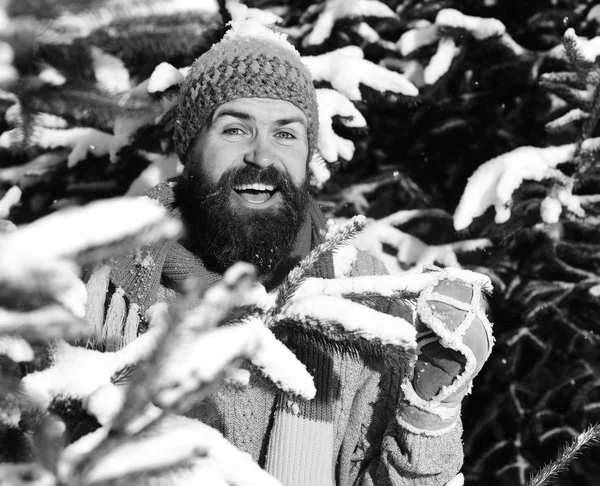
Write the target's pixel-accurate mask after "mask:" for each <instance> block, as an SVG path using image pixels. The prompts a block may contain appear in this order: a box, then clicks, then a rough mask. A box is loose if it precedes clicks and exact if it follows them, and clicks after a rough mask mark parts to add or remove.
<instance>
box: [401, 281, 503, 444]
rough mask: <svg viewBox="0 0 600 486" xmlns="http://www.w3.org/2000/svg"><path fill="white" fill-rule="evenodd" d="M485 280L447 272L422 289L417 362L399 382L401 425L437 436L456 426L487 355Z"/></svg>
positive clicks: (489, 333)
mask: <svg viewBox="0 0 600 486" xmlns="http://www.w3.org/2000/svg"><path fill="white" fill-rule="evenodd" d="M490 287H491V286H490V283H489V280H488V279H487V278H486V277H485V276H479V275H477V274H474V273H473V272H466V271H456V270H455V271H450V272H443V273H441V274H440V279H439V280H438V281H437V282H435V283H433V284H431V285H429V286H428V287H426V288H425V289H424V290H423V291H422V292H421V294H420V296H419V298H418V301H417V319H416V328H417V347H418V358H417V361H416V363H415V368H414V375H413V376H412V377H407V378H406V379H405V380H404V383H403V386H402V388H403V391H404V400H405V403H404V406H403V408H402V410H401V412H400V415H401V421H402V422H403V425H405V426H406V427H407V428H408V429H409V430H411V431H413V432H416V433H425V434H428V435H437V434H440V433H444V432H445V431H447V430H449V429H450V428H452V427H453V426H454V424H455V423H456V421H457V419H458V416H459V414H460V405H461V402H462V399H463V397H464V396H465V395H466V394H467V393H468V392H469V391H470V389H471V386H472V381H473V378H474V377H475V376H476V375H477V374H478V373H479V371H480V370H481V368H482V367H483V364H484V363H485V361H486V360H487V358H488V356H489V355H490V353H491V350H492V346H493V342H494V340H493V337H492V329H491V327H492V326H491V324H490V322H489V321H488V319H487V317H486V315H485V302H484V297H483V291H484V290H489V288H490Z"/></svg>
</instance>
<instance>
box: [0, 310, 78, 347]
mask: <svg viewBox="0 0 600 486" xmlns="http://www.w3.org/2000/svg"><path fill="white" fill-rule="evenodd" d="M0 334H1V335H17V336H22V337H24V338H26V339H30V340H45V339H57V338H62V337H64V338H65V339H72V338H77V337H81V336H85V334H86V328H85V326H84V325H83V323H82V322H81V320H80V319H78V318H77V317H75V315H74V314H73V313H72V312H70V311H68V310H66V309H65V308H64V307H63V306H60V305H48V306H44V307H40V308H39V309H36V310H32V311H27V312H25V311H14V310H6V309H3V308H0Z"/></svg>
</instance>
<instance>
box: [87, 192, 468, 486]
mask: <svg viewBox="0 0 600 486" xmlns="http://www.w3.org/2000/svg"><path fill="white" fill-rule="evenodd" d="M152 195H153V196H154V197H155V198H157V199H159V200H160V201H161V202H162V203H163V204H165V205H166V206H167V207H168V208H169V209H170V210H171V212H172V213H173V214H176V213H177V210H178V208H177V207H175V206H174V204H175V199H174V196H173V190H172V187H170V186H169V184H167V183H165V184H161V185H160V186H158V188H157V189H155V190H154V191H152ZM324 227H325V222H324V219H323V217H322V215H321V214H320V213H319V212H318V211H316V208H315V206H313V207H312V209H311V215H310V216H309V217H308V218H307V223H306V227H305V228H304V229H303V230H302V231H301V232H300V236H299V238H298V244H297V252H298V253H299V256H300V254H301V253H304V255H306V254H307V253H308V251H309V250H310V249H311V248H312V247H314V246H315V245H316V244H318V243H320V241H321V238H322V232H321V230H323V229H324ZM326 260H327V261H325V262H321V263H320V264H319V265H317V266H316V268H315V270H314V276H316V277H321V278H334V277H335V268H334V265H333V259H332V258H331V257H330V256H329V257H328V258H327V259H326ZM167 262H168V263H167ZM163 270H164V272H167V273H168V274H169V276H168V278H166V277H167V275H166V274H165V273H164V272H163ZM384 273H387V272H386V271H385V269H384V267H383V265H382V264H381V263H380V262H378V261H377V260H375V259H374V258H373V257H371V256H369V255H368V254H366V253H363V252H358V253H357V258H356V260H355V261H354V263H353V265H352V269H351V271H350V274H349V276H359V275H377V274H384ZM97 274H98V272H95V274H94V275H93V276H92V278H91V279H90V283H91V282H93V281H94V279H95V278H96V275H97ZM185 275H187V276H188V277H191V276H196V277H197V276H200V277H201V278H203V279H205V282H206V283H207V285H210V284H213V283H215V282H216V281H217V280H218V279H219V278H220V276H219V275H218V274H215V273H212V272H210V271H209V270H208V269H206V268H205V267H204V266H203V265H202V262H201V260H200V259H199V258H198V257H197V256H196V255H193V254H191V252H189V251H187V250H186V249H185V248H183V247H182V246H181V245H179V244H177V243H175V244H173V243H171V244H168V248H166V249H165V247H164V246H161V245H158V246H156V247H154V248H150V249H146V250H143V251H142V252H141V253H139V254H138V255H137V256H129V257H123V258H120V259H118V260H115V261H114V262H113V263H112V265H111V269H110V272H109V275H108V274H107V275H105V277H103V278H106V277H107V276H108V277H109V278H110V280H111V283H112V286H113V287H114V288H117V289H118V290H117V291H115V292H114V293H113V297H112V298H111V305H109V306H108V311H107V319H106V321H107V322H109V321H110V320H111V319H110V313H111V307H115V306H113V305H112V299H113V298H115V297H114V296H115V295H118V297H117V299H122V300H123V302H124V304H125V307H126V309H122V310H121V311H120V312H119V319H120V327H118V330H119V331H118V335H119V336H122V335H123V331H124V330H126V327H127V322H128V321H130V320H131V319H129V318H127V315H128V314H131V313H132V312H135V313H136V314H137V313H138V312H139V310H140V309H144V308H147V307H148V304H149V303H150V302H151V300H152V299H156V300H157V301H160V300H166V301H169V300H171V299H173V298H175V297H176V295H177V294H176V292H175V291H174V290H173V289H172V288H169V283H168V282H173V281H175V280H177V278H182V279H183V278H184V277H185ZM96 283H97V282H96ZM94 285H96V284H93V285H92V287H93V286H94ZM99 288H100V289H102V288H103V289H104V290H107V288H108V284H107V285H106V286H105V287H102V286H101V287H99ZM125 289H126V290H125ZM96 290H98V289H96ZM94 292H95V291H94V290H90V293H91V294H93V293H94ZM149 295H152V299H151V298H150V297H149ZM92 308H96V309H98V308H102V309H104V306H101V307H98V306H97V305H96V306H90V307H89V312H88V319H89V320H90V321H94V316H92V315H91V314H92V313H91V311H92ZM132 309H133V310H132ZM393 311H394V312H395V313H397V314H399V315H402V316H403V317H404V318H406V319H412V313H413V312H412V311H413V309H412V308H411V307H410V306H407V305H406V306H400V305H399V306H398V307H397V308H395V309H394V310H393ZM113 317H114V316H113ZM96 320H97V319H96ZM95 333H96V336H97V339H98V341H100V342H103V341H104V342H106V343H107V344H108V343H110V342H111V339H112V342H113V345H114V343H116V342H117V341H118V340H115V339H114V336H112V337H111V336H110V333H107V331H106V323H104V325H103V326H102V330H98V329H96V331H95ZM280 337H281V338H282V339H284V341H285V343H286V345H287V346H288V347H289V348H290V349H291V350H292V351H293V352H294V353H295V354H296V356H297V357H298V359H300V360H301V361H302V362H303V363H304V364H305V365H306V366H307V369H308V370H309V372H311V374H312V375H313V377H314V378H315V386H316V388H317V395H316V398H315V399H314V400H311V401H307V402H301V401H293V400H291V399H290V398H289V397H287V396H286V395H285V394H283V393H282V392H281V391H279V390H278V389H277V388H276V387H275V386H274V385H273V384H272V383H271V382H269V381H268V380H267V379H266V378H264V377H262V376H260V375H259V374H257V373H256V372H253V373H251V379H250V384H249V386H247V387H245V388H244V389H238V388H234V387H232V386H231V385H226V384H222V385H220V386H219V387H218V388H217V390H216V391H215V392H213V393H212V394H211V395H210V396H209V397H208V398H207V399H206V400H204V401H203V402H202V403H200V404H198V406H197V407H196V408H194V409H193V410H192V411H191V412H190V414H191V416H193V417H195V418H199V419H201V420H202V421H203V422H205V423H207V424H209V425H211V426H213V427H214V428H216V429H217V430H219V431H221V432H222V433H223V434H224V435H225V437H226V438H228V439H229V440H230V441H231V442H232V443H233V444H234V445H236V446H237V447H238V448H240V449H241V450H243V451H245V452H248V453H249V454H251V456H252V457H253V458H254V459H255V460H256V461H258V462H259V463H260V464H261V465H262V466H263V467H264V468H265V469H266V470H267V471H269V472H271V473H272V474H274V475H275V476H276V477H278V478H280V479H281V480H282V482H283V484H284V485H286V486H292V485H297V486H300V485H308V484H319V485H333V484H337V485H351V484H363V485H371V484H377V485H385V484H389V485H394V486H396V485H404V484H407V485H408V484H410V485H423V486H425V485H442V484H445V483H446V482H447V481H448V480H450V479H451V478H453V477H454V476H455V475H456V474H457V472H458V471H459V470H460V467H461V465H462V460H463V452H462V444H461V434H462V429H461V424H460V420H459V418H458V416H457V415H454V416H453V417H452V419H451V421H446V422H445V423H444V428H443V430H435V427H433V428H432V427H428V423H427V421H424V422H423V420H422V417H421V422H423V425H424V426H423V427H422V429H420V430H419V429H417V428H416V427H414V426H412V427H407V426H406V425H405V424H406V423H408V424H410V423H411V420H410V419H411V418H412V414H414V412H412V411H411V412H410V413H409V416H408V419H407V417H406V416H405V415H406V414H405V412H404V410H407V409H408V410H410V409H411V407H408V406H407V405H408V404H407V403H406V402H405V397H404V394H403V391H402V384H403V379H404V378H405V377H406V376H408V375H409V374H410V369H409V367H408V360H407V359H403V358H404V357H403V356H397V357H395V358H394V357H389V356H388V357H387V358H386V359H383V357H381V356H380V357H379V358H380V359H377V358H378V357H376V356H375V357H373V356H370V357H369V356H365V355H363V354H362V353H360V352H358V351H357V350H356V348H353V347H352V346H348V347H345V346H342V345H340V344H339V343H338V344H336V345H334V344H331V343H328V342H327V341H326V340H325V339H323V338H319V337H318V336H307V335H305V334H304V333H303V332H300V331H294V330H292V331H289V332H288V333H287V334H286V335H285V336H280ZM119 339H122V338H119ZM121 344H122V343H121ZM420 412H421V413H423V412H422V411H420ZM428 415H429V416H431V417H434V418H435V415H433V414H428Z"/></svg>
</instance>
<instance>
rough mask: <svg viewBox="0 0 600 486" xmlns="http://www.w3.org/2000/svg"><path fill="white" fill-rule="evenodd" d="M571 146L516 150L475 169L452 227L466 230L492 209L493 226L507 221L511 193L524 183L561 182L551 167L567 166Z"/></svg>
mask: <svg viewBox="0 0 600 486" xmlns="http://www.w3.org/2000/svg"><path fill="white" fill-rule="evenodd" d="M575 149H576V147H575V144H567V145H560V146H552V147H546V148H538V147H519V148H517V149H515V150H513V151H511V152H507V153H505V154H502V155H500V156H498V157H496V158H494V159H491V160H489V161H487V162H485V163H484V164H482V165H481V166H479V167H478V168H477V170H476V171H475V172H474V173H473V175H472V176H471V177H470V178H469V181H468V182H467V186H466V187H465V190H464V192H463V195H462V197H461V199H460V202H459V203H458V207H457V208H456V211H455V213H454V227H455V228H456V229H457V230H462V229H465V228H467V227H468V226H469V225H470V224H471V223H472V222H473V219H475V218H476V217H478V216H481V215H482V214H483V213H484V212H485V210H486V209H487V208H488V207H490V206H494V208H495V209H496V223H503V222H505V221H507V220H508V219H509V218H510V208H509V205H510V203H511V200H512V194H513V192H514V191H515V190H516V189H517V188H518V187H519V186H520V185H521V183H522V182H523V181H524V180H535V181H540V180H542V179H546V178H556V179H559V180H561V179H564V177H565V176H564V175H563V174H562V172H560V171H559V170H557V169H555V167H556V166H557V165H559V164H562V163H566V162H569V161H570V160H571V159H572V158H573V156H574V155H575Z"/></svg>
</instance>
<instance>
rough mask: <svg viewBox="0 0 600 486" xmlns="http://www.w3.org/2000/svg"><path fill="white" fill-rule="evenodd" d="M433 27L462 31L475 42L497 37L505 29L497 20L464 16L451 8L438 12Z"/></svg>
mask: <svg viewBox="0 0 600 486" xmlns="http://www.w3.org/2000/svg"><path fill="white" fill-rule="evenodd" d="M435 25H436V26H438V27H439V28H454V29H464V30H466V31H468V32H469V33H470V34H471V35H472V36H473V37H474V38H475V39H477V40H483V39H488V38H489V37H499V36H501V35H503V34H504V33H505V32H506V27H505V26H504V24H503V23H502V22H500V21H499V20H498V19H494V18H483V17H474V16H472V15H465V14H463V13H462V12H459V11H458V10H455V9H453V8H444V9H442V10H440V11H439V12H438V14H437V16H436V18H435Z"/></svg>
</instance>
